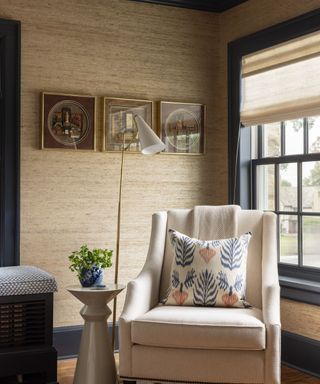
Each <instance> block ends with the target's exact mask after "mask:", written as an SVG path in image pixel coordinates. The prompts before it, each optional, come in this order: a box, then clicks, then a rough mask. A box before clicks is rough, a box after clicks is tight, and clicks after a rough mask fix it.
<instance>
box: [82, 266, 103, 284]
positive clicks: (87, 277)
mask: <svg viewBox="0 0 320 384" xmlns="http://www.w3.org/2000/svg"><path fill="white" fill-rule="evenodd" d="M81 275H82V277H81V278H80V279H79V280H80V283H81V285H82V286H83V287H95V286H97V285H101V284H102V282H103V269H102V268H99V267H91V268H90V269H86V268H84V269H83V270H82V273H81Z"/></svg>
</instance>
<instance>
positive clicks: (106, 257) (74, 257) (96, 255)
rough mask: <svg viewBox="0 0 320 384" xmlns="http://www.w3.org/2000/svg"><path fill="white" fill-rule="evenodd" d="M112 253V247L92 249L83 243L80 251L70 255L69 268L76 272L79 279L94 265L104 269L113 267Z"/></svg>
mask: <svg viewBox="0 0 320 384" xmlns="http://www.w3.org/2000/svg"><path fill="white" fill-rule="evenodd" d="M112 254H113V251H112V250H110V249H100V248H98V249H93V250H92V251H90V249H89V248H88V246H87V245H83V246H82V247H80V249H79V251H74V252H72V254H71V255H70V256H69V261H70V265H69V268H70V269H71V271H72V272H76V274H77V276H78V277H79V279H81V278H82V277H83V274H84V273H85V271H86V270H89V269H91V268H92V267H97V268H102V269H104V268H109V267H111V266H112V262H111V258H112Z"/></svg>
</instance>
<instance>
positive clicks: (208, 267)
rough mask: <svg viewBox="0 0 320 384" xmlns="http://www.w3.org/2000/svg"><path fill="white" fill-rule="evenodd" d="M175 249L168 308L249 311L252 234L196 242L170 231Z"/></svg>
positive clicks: (166, 301)
mask: <svg viewBox="0 0 320 384" xmlns="http://www.w3.org/2000/svg"><path fill="white" fill-rule="evenodd" d="M169 236H170V241H171V244H172V246H173V249H174V255H175V257H174V259H173V261H172V268H171V286H170V287H169V291H168V296H167V298H166V299H165V300H164V302H163V303H164V304H167V305H195V306H205V307H215V306H216V307H241V308H243V307H248V306H250V305H249V304H248V303H246V302H245V290H246V264H247V253H248V252H247V251H248V244H249V241H250V238H251V233H250V232H249V233H246V234H245V235H242V236H241V237H239V238H231V239H223V240H206V241H203V240H197V239H193V238H190V237H188V236H186V235H184V234H182V233H180V232H178V231H176V230H172V229H170V230H169Z"/></svg>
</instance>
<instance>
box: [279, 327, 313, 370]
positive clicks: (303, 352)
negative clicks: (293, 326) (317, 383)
mask: <svg viewBox="0 0 320 384" xmlns="http://www.w3.org/2000/svg"><path fill="white" fill-rule="evenodd" d="M281 343H282V350H281V361H282V363H283V364H285V365H288V366H289V367H292V368H295V369H298V370H300V371H302V372H305V373H307V374H309V375H312V376H316V377H319V378H320V365H319V361H320V341H318V340H313V339H309V338H307V337H304V336H300V335H296V334H294V333H291V332H287V331H282V333H281Z"/></svg>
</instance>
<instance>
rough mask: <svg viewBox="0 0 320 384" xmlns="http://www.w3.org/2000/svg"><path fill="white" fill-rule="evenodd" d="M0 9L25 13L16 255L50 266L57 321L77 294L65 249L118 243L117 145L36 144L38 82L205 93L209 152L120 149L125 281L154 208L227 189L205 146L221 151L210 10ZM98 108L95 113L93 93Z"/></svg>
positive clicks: (100, 4)
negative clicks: (70, 289) (70, 288)
mask: <svg viewBox="0 0 320 384" xmlns="http://www.w3.org/2000/svg"><path fill="white" fill-rule="evenodd" d="M0 16H1V17H2V18H10V19H16V20H21V22H22V129H21V260H22V263H23V264H33V265H36V266H39V267H41V268H44V269H45V270H47V271H50V272H52V273H53V274H54V275H55V276H56V278H57V280H58V284H59V293H58V294H57V295H56V296H55V326H62V325H71V324H78V323H80V322H82V319H81V318H80V316H79V315H78V310H79V308H80V305H79V304H78V303H77V301H76V299H74V298H73V297H71V296H70V294H69V293H67V292H66V291H65V287H66V286H67V285H68V284H73V283H76V279H75V277H74V276H73V275H72V273H71V272H69V271H68V268H67V266H68V262H67V256H68V255H69V254H70V253H71V251H73V250H75V249H77V248H78V247H79V246H80V245H81V244H83V243H87V244H88V245H89V246H105V245H107V246H108V247H111V248H114V247H115V237H116V214H117V196H118V195H117V193H118V181H119V167H120V154H112V153H101V152H96V153H90V152H87V153H84V152H81V153H75V152H71V151H63V152H62V151H41V150H39V149H38V148H39V129H40V128H39V111H40V100H39V99H40V97H39V93H40V92H41V91H49V92H64V93H75V94H92V95H98V96H116V97H131V98H146V99H150V100H175V101H186V102H198V103H204V104H206V105H207V151H208V154H207V155H205V156H200V157H194V156H192V157H188V156H170V155H169V156H168V155H161V156H160V155H158V156H154V157H151V158H146V157H144V156H142V155H133V154H129V155H128V156H127V157H126V164H125V175H124V180H125V181H124V191H123V193H124V196H123V223H122V227H121V231H122V242H121V267H120V275H119V280H120V281H121V282H123V283H126V282H127V281H128V280H129V279H132V278H134V277H135V276H136V275H137V273H138V272H139V270H140V269H141V266H142V264H143V262H144V259H145V256H146V251H147V247H148V241H149V235H150V224H151V214H152V213H153V212H155V211H158V210H166V209H168V208H170V207H192V206H193V205H195V204H213V203H221V202H224V199H225V197H226V189H225V187H224V189H221V188H220V186H219V185H217V184H216V183H215V178H214V177H213V176H214V175H216V177H219V180H223V181H224V180H225V179H226V174H220V173H221V170H220V167H219V166H218V165H217V164H215V163H214V161H213V159H214V156H213V155H212V154H213V153H215V151H217V152H219V151H220V149H219V147H220V143H219V140H217V138H216V134H215V133H214V130H215V116H214V112H213V107H212V106H213V103H214V100H215V99H216V98H217V97H218V93H217V84H216V72H217V65H218V17H217V16H216V15H214V14H210V13H205V12H197V11H192V10H182V9H177V8H172V7H160V6H154V5H148V4H143V3H135V2H131V1H127V0H90V1H89V2H88V1H86V0H70V1H62V0H54V1H50V2H48V1H42V0H11V1H7V0H0ZM208 42H210V43H209V44H208ZM97 113H98V122H99V121H100V120H101V105H100V103H98V110H97ZM99 125H100V126H101V124H99V123H98V126H99ZM97 144H98V148H100V147H101V144H102V143H101V131H100V130H99V132H98V142H97ZM223 162H226V158H224V159H223ZM223 168H224V169H225V166H224V167H223ZM223 172H224V171H223ZM107 278H108V279H111V278H112V274H111V271H110V272H109V273H108V274H107ZM123 299H124V294H123V293H122V294H121V297H120V298H119V307H121V305H122V301H123Z"/></svg>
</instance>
